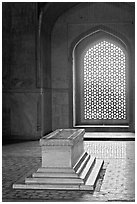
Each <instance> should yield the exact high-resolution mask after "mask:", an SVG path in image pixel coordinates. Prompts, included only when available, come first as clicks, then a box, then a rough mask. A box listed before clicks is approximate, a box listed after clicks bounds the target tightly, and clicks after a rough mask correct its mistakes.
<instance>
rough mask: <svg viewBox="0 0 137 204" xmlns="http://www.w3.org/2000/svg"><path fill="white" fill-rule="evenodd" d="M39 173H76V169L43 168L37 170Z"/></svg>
mask: <svg viewBox="0 0 137 204" xmlns="http://www.w3.org/2000/svg"><path fill="white" fill-rule="evenodd" d="M37 172H41V173H66V174H67V173H68V174H70V173H75V171H74V169H72V168H45V167H41V168H39V169H38V170H37Z"/></svg>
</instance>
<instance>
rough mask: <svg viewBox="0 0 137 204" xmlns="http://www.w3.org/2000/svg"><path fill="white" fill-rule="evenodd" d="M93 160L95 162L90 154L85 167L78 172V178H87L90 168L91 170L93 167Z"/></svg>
mask: <svg viewBox="0 0 137 204" xmlns="http://www.w3.org/2000/svg"><path fill="white" fill-rule="evenodd" d="M95 162H96V158H95V157H93V156H90V159H89V160H88V162H87V164H86V166H85V168H84V169H83V171H82V172H81V174H80V178H81V179H82V180H84V182H85V181H86V180H87V178H88V176H89V174H90V172H91V170H92V169H93V167H94V164H95Z"/></svg>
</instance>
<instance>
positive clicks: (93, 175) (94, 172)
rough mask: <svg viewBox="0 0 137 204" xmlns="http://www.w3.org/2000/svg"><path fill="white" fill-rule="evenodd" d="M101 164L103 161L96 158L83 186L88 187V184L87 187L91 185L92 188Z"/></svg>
mask: <svg viewBox="0 0 137 204" xmlns="http://www.w3.org/2000/svg"><path fill="white" fill-rule="evenodd" d="M103 164H104V161H103V160H102V159H96V162H95V165H94V167H93V169H92V171H91V173H90V175H89V177H88V179H87V181H86V182H85V187H87V188H88V186H89V187H92V188H93V189H94V187H95V184H96V181H97V178H98V175H99V173H100V170H101V168H102V166H103Z"/></svg>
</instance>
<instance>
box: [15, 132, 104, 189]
mask: <svg viewBox="0 0 137 204" xmlns="http://www.w3.org/2000/svg"><path fill="white" fill-rule="evenodd" d="M84 133H85V130H84V129H59V130H56V131H54V132H52V133H51V134H49V135H47V136H45V137H43V138H42V139H41V140H40V146H41V148H42V167H41V168H39V169H38V170H37V172H35V173H33V174H32V175H31V177H28V178H26V179H25V183H22V184H21V183H16V184H13V188H14V189H59V190H60V189H65V190H94V187H95V184H96V180H97V177H98V175H99V172H100V170H101V168H102V165H103V160H98V159H96V158H95V157H92V156H91V155H89V154H88V153H87V152H84V146H83V136H84Z"/></svg>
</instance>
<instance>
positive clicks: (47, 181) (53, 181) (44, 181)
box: [25, 178, 84, 185]
mask: <svg viewBox="0 0 137 204" xmlns="http://www.w3.org/2000/svg"><path fill="white" fill-rule="evenodd" d="M25 183H26V184H65V185H67V184H72V185H73V184H77V185H79V184H83V183H84V182H83V181H82V179H80V178H26V179H25Z"/></svg>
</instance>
